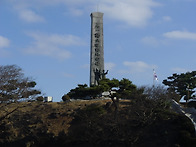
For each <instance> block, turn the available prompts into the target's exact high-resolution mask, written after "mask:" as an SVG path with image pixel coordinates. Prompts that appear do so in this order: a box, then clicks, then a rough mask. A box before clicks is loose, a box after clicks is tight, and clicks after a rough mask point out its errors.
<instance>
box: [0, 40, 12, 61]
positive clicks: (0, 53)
mask: <svg viewBox="0 0 196 147" xmlns="http://www.w3.org/2000/svg"><path fill="white" fill-rule="evenodd" d="M9 46H10V40H9V39H7V38H6V37H3V36H0V57H5V56H7V55H8V54H9V53H8V51H7V50H5V48H7V47H9Z"/></svg>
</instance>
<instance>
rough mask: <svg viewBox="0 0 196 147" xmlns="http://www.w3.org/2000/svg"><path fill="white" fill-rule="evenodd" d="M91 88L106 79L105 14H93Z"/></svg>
mask: <svg viewBox="0 0 196 147" xmlns="http://www.w3.org/2000/svg"><path fill="white" fill-rule="evenodd" d="M90 16H91V53H90V86H93V85H98V84H99V80H101V79H102V78H104V77H105V75H106V74H107V72H105V71H104V50H103V13H101V12H93V13H91V15H90Z"/></svg>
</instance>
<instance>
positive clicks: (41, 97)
mask: <svg viewBox="0 0 196 147" xmlns="http://www.w3.org/2000/svg"><path fill="white" fill-rule="evenodd" d="M36 100H37V101H38V102H43V101H44V98H43V96H39V97H37V98H36Z"/></svg>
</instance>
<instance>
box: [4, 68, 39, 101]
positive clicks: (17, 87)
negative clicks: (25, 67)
mask: <svg viewBox="0 0 196 147" xmlns="http://www.w3.org/2000/svg"><path fill="white" fill-rule="evenodd" d="M35 86H36V82H35V81H33V80H31V79H30V78H28V77H25V76H24V73H23V72H22V69H21V68H20V67H18V66H17V65H6V66H0V101H1V102H10V101H12V102H13V101H18V100H29V99H35V98H36V97H37V96H38V95H40V94H41V92H40V91H39V90H36V89H34V88H35Z"/></svg>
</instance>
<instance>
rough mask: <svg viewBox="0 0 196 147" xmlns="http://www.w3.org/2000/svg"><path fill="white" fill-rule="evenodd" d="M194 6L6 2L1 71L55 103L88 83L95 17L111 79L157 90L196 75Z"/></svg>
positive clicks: (175, 1) (107, 0)
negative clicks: (14, 71)
mask: <svg viewBox="0 0 196 147" xmlns="http://www.w3.org/2000/svg"><path fill="white" fill-rule="evenodd" d="M195 7H196V0H120V1H119V0H0V65H12V64H16V65H18V66H19V67H21V68H22V69H23V72H24V74H25V76H27V77H32V79H33V80H35V81H36V83H37V86H36V88H37V89H39V90H41V91H42V93H43V94H44V95H45V96H52V97H53V100H54V101H61V100H62V99H61V98H62V96H63V95H64V94H66V93H68V92H69V91H70V90H71V89H73V88H75V87H76V86H77V85H78V84H88V85H89V80H90V33H91V32H90V31H91V29H90V27H91V26H90V25H91V19H90V14H91V13H92V12H97V11H99V12H102V13H104V16H103V23H104V24H103V25H104V62H105V70H109V72H108V75H107V78H110V79H112V78H116V79H119V80H121V79H123V78H127V79H129V80H131V81H132V82H133V84H135V85H137V86H152V84H153V69H154V70H155V72H156V75H157V77H158V81H156V83H157V84H161V83H162V81H163V80H164V79H167V77H169V76H171V75H172V74H173V73H178V74H180V73H185V72H190V71H193V70H195V69H196V27H195V26H196V19H195V15H196V9H195Z"/></svg>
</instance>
